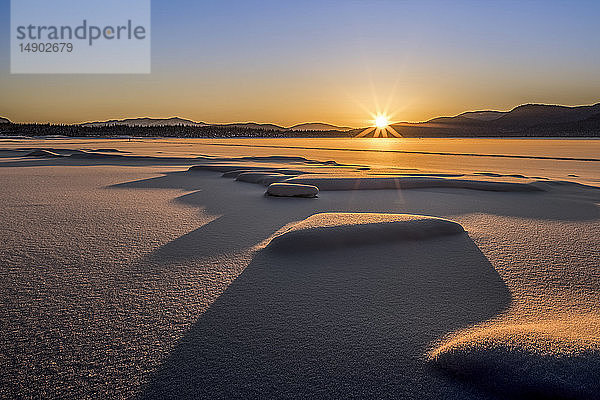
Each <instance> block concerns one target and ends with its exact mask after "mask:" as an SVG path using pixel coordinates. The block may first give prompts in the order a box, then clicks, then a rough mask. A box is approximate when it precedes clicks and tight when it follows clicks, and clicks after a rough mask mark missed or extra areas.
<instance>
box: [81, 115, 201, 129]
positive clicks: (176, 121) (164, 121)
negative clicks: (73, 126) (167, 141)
mask: <svg viewBox="0 0 600 400" xmlns="http://www.w3.org/2000/svg"><path fill="white" fill-rule="evenodd" d="M80 125H81V126H92V127H100V126H112V125H127V126H138V127H141V126H178V125H183V126H206V125H208V124H205V123H204V122H195V121H191V120H189V119H183V118H179V117H171V118H149V117H142V118H126V119H111V120H109V121H94V122H84V123H82V124H80Z"/></svg>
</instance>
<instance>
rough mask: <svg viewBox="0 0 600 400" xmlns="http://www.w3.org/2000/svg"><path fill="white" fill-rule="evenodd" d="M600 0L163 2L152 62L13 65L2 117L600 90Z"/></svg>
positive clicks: (295, 109)
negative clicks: (112, 68) (69, 71)
mask: <svg viewBox="0 0 600 400" xmlns="http://www.w3.org/2000/svg"><path fill="white" fill-rule="evenodd" d="M598 15H600V2H599V1H570V2H569V1H498V2H481V1H392V0H389V1H387V0H376V1H350V0H340V1H322V0H321V1H312V0H305V1H282V0H279V1H271V0H261V1H198V2H190V1H182V0H170V1H167V0H153V1H152V73H151V74H147V75H99V74H96V75H84V74H81V75H17V74H12V75H11V74H10V54H9V52H10V40H9V33H10V31H9V29H10V1H9V0H0V93H2V94H1V95H0V116H4V117H7V118H9V119H11V120H12V121H15V122H61V123H73V122H84V121H92V120H107V119H116V118H128V117H142V116H149V117H160V118H162V117H170V116H180V117H182V118H188V119H192V120H195V121H204V122H209V123H224V122H242V121H255V122H271V123H276V124H279V125H284V126H290V125H294V124H297V123H301V122H313V121H323V122H329V123H333V124H337V125H345V126H353V127H358V126H366V125H368V124H369V123H370V121H371V120H372V114H374V113H381V112H383V113H386V114H388V115H389V116H390V117H391V120H393V121H422V120H427V119H429V118H433V117H436V116H441V115H455V114H458V113H461V112H463V111H468V110H480V109H496V110H507V109H511V108H513V107H514V106H517V105H519V104H523V103H549V104H564V105H581V104H593V103H597V102H599V101H600V25H599V24H598Z"/></svg>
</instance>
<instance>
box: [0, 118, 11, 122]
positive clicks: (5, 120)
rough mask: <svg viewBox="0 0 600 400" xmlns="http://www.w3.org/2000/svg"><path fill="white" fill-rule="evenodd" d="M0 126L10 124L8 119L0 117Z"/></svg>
mask: <svg viewBox="0 0 600 400" xmlns="http://www.w3.org/2000/svg"><path fill="white" fill-rule="evenodd" d="M0 124H10V120H9V119H8V118H4V117H0Z"/></svg>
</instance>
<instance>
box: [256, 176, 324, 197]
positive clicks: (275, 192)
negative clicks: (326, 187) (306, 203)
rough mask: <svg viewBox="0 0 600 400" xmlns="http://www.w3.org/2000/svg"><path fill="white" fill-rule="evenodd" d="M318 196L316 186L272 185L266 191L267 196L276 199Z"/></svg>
mask: <svg viewBox="0 0 600 400" xmlns="http://www.w3.org/2000/svg"><path fill="white" fill-rule="evenodd" d="M275 178H278V177H275ZM279 178H280V177H279ZM318 194H319V188H317V187H316V186H311V185H297V184H292V183H272V184H270V185H269V187H268V189H267V195H269V196H276V197H317V195H318Z"/></svg>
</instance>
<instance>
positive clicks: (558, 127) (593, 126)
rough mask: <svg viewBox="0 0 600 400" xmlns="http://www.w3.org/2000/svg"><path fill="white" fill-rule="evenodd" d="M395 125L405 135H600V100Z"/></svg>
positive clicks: (465, 114) (522, 107) (522, 106)
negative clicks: (581, 103)
mask: <svg viewBox="0 0 600 400" xmlns="http://www.w3.org/2000/svg"><path fill="white" fill-rule="evenodd" d="M392 127H393V128H394V129H395V130H396V131H397V132H398V133H400V134H401V135H402V136H405V137H482V136H496V137H501V136H540V137H544V136H546V137H549V136H600V103H597V104H593V105H589V106H588V105H586V106H573V107H568V106H560V105H549V104H523V105H520V106H517V107H515V108H513V109H512V110H510V111H491V110H486V111H468V112H464V113H461V114H458V115H456V116H453V117H438V118H433V119H430V120H429V121H426V122H417V123H410V122H400V123H395V124H393V125H392Z"/></svg>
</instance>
